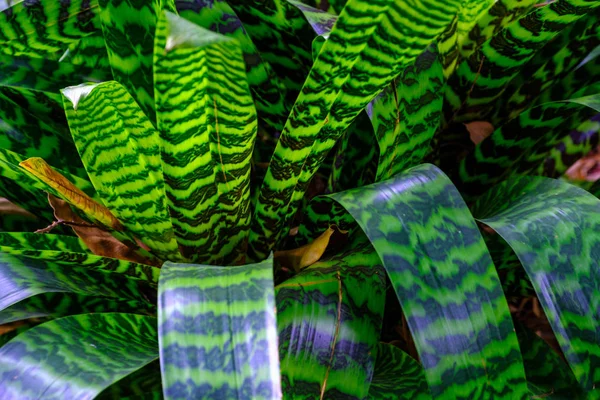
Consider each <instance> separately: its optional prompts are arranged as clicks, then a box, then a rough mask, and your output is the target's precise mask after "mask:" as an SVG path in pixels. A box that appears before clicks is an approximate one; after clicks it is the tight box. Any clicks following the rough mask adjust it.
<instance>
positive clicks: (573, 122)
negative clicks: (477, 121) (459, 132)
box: [452, 95, 600, 196]
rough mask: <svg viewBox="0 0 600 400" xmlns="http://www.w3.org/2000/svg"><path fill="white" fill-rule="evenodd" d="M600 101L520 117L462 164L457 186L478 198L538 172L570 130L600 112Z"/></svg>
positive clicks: (552, 106) (558, 105)
mask: <svg viewBox="0 0 600 400" xmlns="http://www.w3.org/2000/svg"><path fill="white" fill-rule="evenodd" d="M599 98H600V95H595V96H589V97H585V98H578V99H571V100H565V101H561V102H552V103H545V104H542V105H540V106H538V107H533V108H531V109H529V110H528V111H526V112H524V113H522V114H520V115H519V116H518V117H517V118H515V119H513V120H511V121H509V122H508V123H506V124H504V125H503V126H501V127H500V128H498V129H496V130H495V131H494V133H493V134H492V135H491V136H490V137H488V138H487V139H485V140H484V141H483V142H481V143H480V144H479V145H478V146H477V147H476V148H475V150H474V151H472V152H471V153H470V154H469V155H468V156H467V157H466V158H465V159H463V160H462V161H461V163H460V165H459V167H458V168H459V170H458V171H457V172H456V174H454V175H452V177H453V179H454V182H455V183H456V184H457V186H458V187H459V189H460V190H461V193H463V195H467V196H474V195H478V194H481V193H483V192H485V191H486V190H487V189H489V188H490V187H491V186H492V185H493V184H495V183H498V182H500V181H501V180H502V179H505V178H506V177H508V176H511V175H515V174H519V173H520V174H523V173H526V172H528V171H530V170H531V169H536V168H537V167H539V166H540V165H541V164H542V163H543V162H544V161H545V157H546V155H547V154H548V152H549V151H550V150H551V149H552V148H553V147H554V146H555V145H556V144H558V142H559V141H560V140H561V139H562V138H564V136H566V134H567V132H569V130H570V129H572V128H576V127H577V126H578V125H579V124H581V123H582V122H583V121H585V120H587V119H589V118H590V117H592V116H593V115H595V114H596V113H598V112H600V105H599V104H597V102H598V99H599ZM523 132H527V135H523V134H522V133H523Z"/></svg>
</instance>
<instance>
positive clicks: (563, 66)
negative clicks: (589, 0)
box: [489, 13, 600, 125]
mask: <svg viewBox="0 0 600 400" xmlns="http://www.w3.org/2000/svg"><path fill="white" fill-rule="evenodd" d="M599 44H600V20H598V17H597V16H596V15H594V14H593V13H588V14H587V15H584V16H583V17H582V18H580V19H579V20H578V21H576V22H574V23H571V24H569V25H568V26H567V27H566V28H565V29H563V30H562V31H561V32H560V33H559V34H558V35H557V36H556V37H554V39H553V40H551V41H550V42H549V43H548V44H546V45H545V46H544V47H543V48H542V49H540V50H539V51H538V52H537V53H536V54H535V56H534V57H533V58H532V59H531V60H530V61H529V62H528V63H527V64H525V65H524V66H523V67H522V70H521V72H520V73H519V74H517V75H516V76H515V77H514V78H513V79H512V80H511V81H510V82H509V83H508V85H507V86H506V88H505V89H504V92H503V93H502V95H501V97H500V99H499V100H498V102H497V104H496V106H495V107H494V108H495V109H494V113H493V115H491V116H490V119H489V122H491V123H492V124H493V125H497V124H498V123H499V122H500V121H503V120H506V119H512V118H514V117H516V116H517V115H518V114H519V113H521V112H522V111H523V110H526V109H527V108H529V107H531V105H532V104H536V102H537V100H538V99H539V97H540V95H541V94H542V92H544V91H545V90H546V89H549V88H551V87H552V86H554V85H556V84H557V83H559V82H560V80H561V79H562V78H564V77H565V76H566V75H567V74H569V73H570V72H571V71H573V70H574V69H575V68H576V67H577V66H578V65H579V64H580V63H581V62H582V61H583V60H584V59H585V58H586V57H587V56H588V54H589V53H590V52H591V51H592V50H593V49H594V48H595V47H596V46H598V45H599ZM562 95H563V96H564V94H562ZM563 98H564V97H561V98H559V99H557V100H562V99H563Z"/></svg>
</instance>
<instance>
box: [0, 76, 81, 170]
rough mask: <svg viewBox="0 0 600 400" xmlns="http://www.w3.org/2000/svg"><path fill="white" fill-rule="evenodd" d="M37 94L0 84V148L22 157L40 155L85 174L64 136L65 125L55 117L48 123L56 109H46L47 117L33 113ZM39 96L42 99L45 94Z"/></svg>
mask: <svg viewBox="0 0 600 400" xmlns="http://www.w3.org/2000/svg"><path fill="white" fill-rule="evenodd" d="M37 93H40V92H34V91H27V92H23V91H19V90H17V89H13V88H10V87H0V148H2V149H6V150H10V151H13V152H19V153H21V154H23V155H24V156H25V157H42V158H43V159H45V160H46V161H48V163H50V164H51V165H60V166H62V167H63V168H64V169H66V170H67V171H68V172H71V173H73V174H74V175H78V176H80V177H85V176H86V175H85V170H84V169H83V168H82V165H81V160H80V159H79V157H77V152H76V150H75V146H74V145H73V141H72V139H71V138H70V137H68V136H66V135H68V130H67V129H66V126H61V125H60V124H59V123H56V121H57V120H58V119H57V120H55V121H54V123H51V124H49V123H48V118H50V119H51V118H52V115H55V111H56V110H55V111H49V110H48V109H46V110H45V111H49V113H48V114H46V116H47V117H48V118H44V117H43V115H42V118H38V117H37V116H36V114H35V112H34V110H35V108H36V107H35V104H34V103H36V102H37V100H36V96H37ZM41 95H42V97H44V98H45V97H46V95H47V93H41ZM30 100H32V101H30ZM44 101H45V100H44ZM52 101H53V100H52ZM37 104H38V105H39V104H40V103H37ZM45 111H44V112H45ZM62 118H64V116H63V117H62ZM63 134H64V135H63Z"/></svg>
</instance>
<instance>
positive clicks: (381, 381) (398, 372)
mask: <svg viewBox="0 0 600 400" xmlns="http://www.w3.org/2000/svg"><path fill="white" fill-rule="evenodd" d="M373 374H374V376H373V380H372V381H371V387H370V389H369V397H368V399H372V400H384V399H390V400H397V399H403V400H427V399H431V395H430V394H429V390H428V389H427V380H426V379H425V374H424V373H423V367H422V366H420V365H419V363H418V362H417V361H416V360H414V359H412V358H411V357H410V356H409V355H408V354H406V353H405V352H403V351H402V350H400V349H398V348H397V347H394V346H392V345H389V344H385V343H379V345H378V346H377V362H376V363H375V372H374V373H373Z"/></svg>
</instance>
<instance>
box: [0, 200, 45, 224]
mask: <svg viewBox="0 0 600 400" xmlns="http://www.w3.org/2000/svg"><path fill="white" fill-rule="evenodd" d="M0 215H19V216H21V217H25V218H30V219H37V217H36V216H35V215H33V214H32V213H30V212H29V211H27V210H26V209H24V208H22V207H20V206H18V205H16V204H15V203H12V202H11V201H9V200H8V199H5V198H4V197H0Z"/></svg>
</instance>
